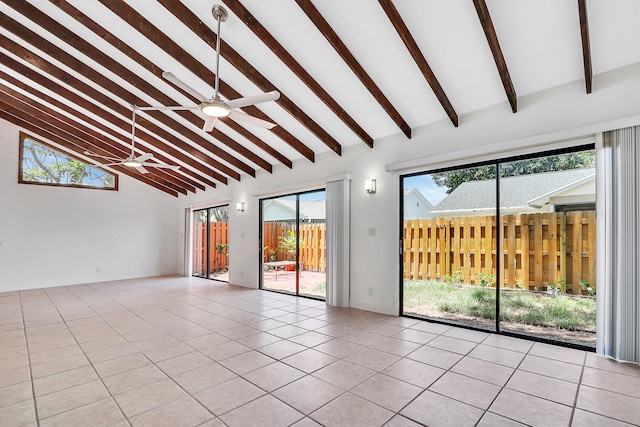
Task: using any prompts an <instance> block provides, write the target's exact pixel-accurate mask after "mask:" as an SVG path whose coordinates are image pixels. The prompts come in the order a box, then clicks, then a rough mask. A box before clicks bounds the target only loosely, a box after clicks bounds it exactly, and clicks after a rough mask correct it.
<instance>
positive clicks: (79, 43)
mask: <svg viewBox="0 0 640 427" xmlns="http://www.w3.org/2000/svg"><path fill="white" fill-rule="evenodd" d="M3 1H4V2H5V3H8V4H9V5H10V6H12V7H13V8H14V10H16V11H17V12H20V13H22V14H23V15H24V16H26V17H28V18H29V19H32V20H34V22H37V23H38V24H39V25H40V26H41V27H43V28H44V29H46V30H47V31H49V32H51V33H52V34H57V35H60V34H62V35H66V37H67V39H68V41H69V43H70V45H71V46H73V47H74V48H76V49H78V50H79V51H81V52H82V53H84V54H85V55H87V56H89V57H90V58H92V59H94V60H96V61H97V62H100V63H101V64H102V65H103V66H105V67H106V68H108V69H110V70H112V71H114V72H115V73H116V74H119V75H120V76H125V75H126V76H128V77H129V78H131V79H133V81H134V82H138V84H143V83H142V82H143V80H142V79H139V78H138V76H136V75H135V74H134V73H132V72H131V71H130V70H128V69H127V68H126V67H124V66H123V65H122V64H120V63H119V62H117V61H115V60H113V59H112V58H109V57H108V56H107V55H105V54H104V53H102V52H100V51H99V50H98V49H97V48H96V47H95V46H93V45H91V44H90V43H87V42H86V41H84V40H82V39H81V38H79V37H77V36H76V35H75V34H72V33H69V32H68V30H67V29H66V27H64V26H62V25H61V24H59V23H58V22H56V21H55V20H53V19H51V18H49V17H48V16H47V15H46V14H44V13H42V12H41V11H40V10H39V9H37V8H35V7H33V6H31V5H30V4H28V3H27V2H23V1H20V0H3ZM1 17H2V20H1V22H0V23H1V24H2V26H3V27H4V28H6V29H8V30H9V31H11V32H12V33H14V34H15V35H17V36H18V37H20V38H22V39H23V40H25V41H27V42H28V43H30V44H31V45H33V46H35V47H37V48H38V49H40V50H42V51H44V52H48V53H49V54H50V55H52V56H53V57H55V58H56V59H57V60H59V61H60V62H62V63H63V64H65V65H67V66H68V67H70V68H72V69H74V70H76V71H77V72H79V73H80V74H82V75H83V76H84V77H86V78H87V79H89V80H91V81H93V82H94V83H96V84H98V85H99V86H100V87H102V88H104V89H106V90H108V91H109V92H111V93H112V94H114V95H115V96H117V97H119V98H121V99H123V100H124V101H125V102H127V103H131V104H136V105H144V104H145V102H144V101H142V100H140V99H138V97H137V96H136V95H134V94H133V93H131V92H129V91H127V90H126V89H124V88H123V87H121V86H119V85H118V84H116V83H115V82H113V81H112V80H110V79H108V78H107V77H105V76H103V75H102V74H100V73H99V72H97V71H96V70H94V69H92V68H91V67H89V66H87V65H85V64H83V63H82V62H81V61H80V60H78V59H76V58H75V57H73V56H72V55H70V54H69V53H67V52H66V51H64V50H63V49H61V48H59V47H58V46H56V45H55V44H53V43H52V42H50V41H49V40H46V39H45V38H43V37H41V36H39V35H37V34H35V33H34V32H32V31H31V30H29V29H28V28H26V27H24V26H23V25H21V24H19V23H18V22H16V21H14V20H13V19H11V18H9V17H7V16H6V15H4V14H1ZM138 80H140V81H138ZM145 83H146V82H145ZM147 114H148V115H149V116H151V117H153V118H154V119H156V120H158V121H159V122H161V123H163V124H164V125H166V126H168V127H169V128H171V129H173V130H174V131H176V132H178V133H179V134H181V135H184V136H186V137H187V138H189V139H190V140H191V141H193V142H195V143H196V144H198V145H200V146H201V147H203V148H204V149H206V150H208V151H210V152H212V153H214V154H215V155H216V156H218V157H220V158H221V159H223V160H225V161H226V162H228V163H229V164H231V165H233V166H235V167H237V168H238V169H240V170H242V171H244V172H245V173H247V174H249V175H251V176H255V170H254V169H253V168H252V167H251V166H249V165H247V164H246V163H244V162H242V161H240V160H239V159H237V158H235V157H234V156H232V155H231V154H229V153H227V152H226V151H224V150H222V149H219V148H217V147H215V146H213V144H211V142H210V141H208V140H207V139H205V138H204V137H202V136H201V135H200V134H197V133H196V132H194V131H192V130H191V129H189V128H187V127H185V126H182V125H181V124H179V123H178V122H177V121H175V120H174V119H172V118H170V117H169V116H167V115H166V114H164V113H162V112H160V111H148V112H147ZM167 133H168V134H169V135H170V137H169V138H170V140H172V143H173V141H176V140H177V138H175V136H173V135H171V134H170V133H169V132H166V131H165V134H167ZM222 135H224V134H222ZM225 137H226V135H225ZM226 139H228V140H231V138H228V137H226ZM182 144H184V143H182ZM184 145H186V144H184ZM218 169H219V170H220V171H222V172H224V173H225V174H227V175H229V176H231V177H232V178H234V179H237V180H239V179H240V175H239V174H238V173H237V172H235V171H233V170H232V169H231V168H229V167H227V166H224V165H220V166H219V167H218Z"/></svg>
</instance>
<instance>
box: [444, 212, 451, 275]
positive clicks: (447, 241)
mask: <svg viewBox="0 0 640 427" xmlns="http://www.w3.org/2000/svg"><path fill="white" fill-rule="evenodd" d="M450 227H451V221H449V220H446V221H445V223H444V265H445V275H446V276H451V229H450Z"/></svg>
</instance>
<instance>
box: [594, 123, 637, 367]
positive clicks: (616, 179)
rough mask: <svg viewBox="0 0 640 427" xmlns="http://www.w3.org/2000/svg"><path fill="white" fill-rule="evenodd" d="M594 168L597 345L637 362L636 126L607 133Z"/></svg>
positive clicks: (609, 353)
mask: <svg viewBox="0 0 640 427" xmlns="http://www.w3.org/2000/svg"><path fill="white" fill-rule="evenodd" d="M598 167H599V172H598V186H599V188H598V194H599V195H600V196H601V198H602V199H603V200H598V226H597V227H598V236H597V238H598V242H599V244H598V261H599V262H598V266H599V267H598V286H597V295H598V296H597V299H598V306H597V316H598V319H597V325H598V327H597V344H596V349H597V352H598V353H599V354H603V355H606V356H610V357H613V358H614V359H617V360H620V361H628V362H636V363H640V235H639V232H640V127H633V128H626V129H619V130H616V131H611V132H606V133H605V134H604V135H603V140H602V147H601V148H600V150H599V152H598Z"/></svg>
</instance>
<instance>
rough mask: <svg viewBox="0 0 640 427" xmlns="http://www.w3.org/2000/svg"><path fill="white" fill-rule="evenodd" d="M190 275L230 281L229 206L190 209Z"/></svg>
mask: <svg viewBox="0 0 640 427" xmlns="http://www.w3.org/2000/svg"><path fill="white" fill-rule="evenodd" d="M192 251H193V252H192V266H191V270H192V275H194V276H197V277H204V278H208V279H215V280H220V281H224V282H228V281H229V205H224V206H216V207H212V208H207V209H198V210H194V211H193V229H192Z"/></svg>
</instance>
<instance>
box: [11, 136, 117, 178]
mask: <svg viewBox="0 0 640 427" xmlns="http://www.w3.org/2000/svg"><path fill="white" fill-rule="evenodd" d="M18 182H19V183H21V184H38V185H53V186H64V187H76V188H94V189H101V190H117V189H118V176H117V175H114V174H112V173H109V172H107V171H105V170H103V169H100V168H98V167H96V166H91V165H88V164H86V163H84V162H82V161H81V160H78V159H76V158H74V157H72V156H71V155H69V154H66V153H63V152H62V151H59V150H57V149H55V148H53V147H51V146H49V145H47V144H45V143H44V142H41V141H38V140H36V139H35V138H33V137H30V136H27V135H25V134H23V133H21V134H20V166H19V173H18Z"/></svg>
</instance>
